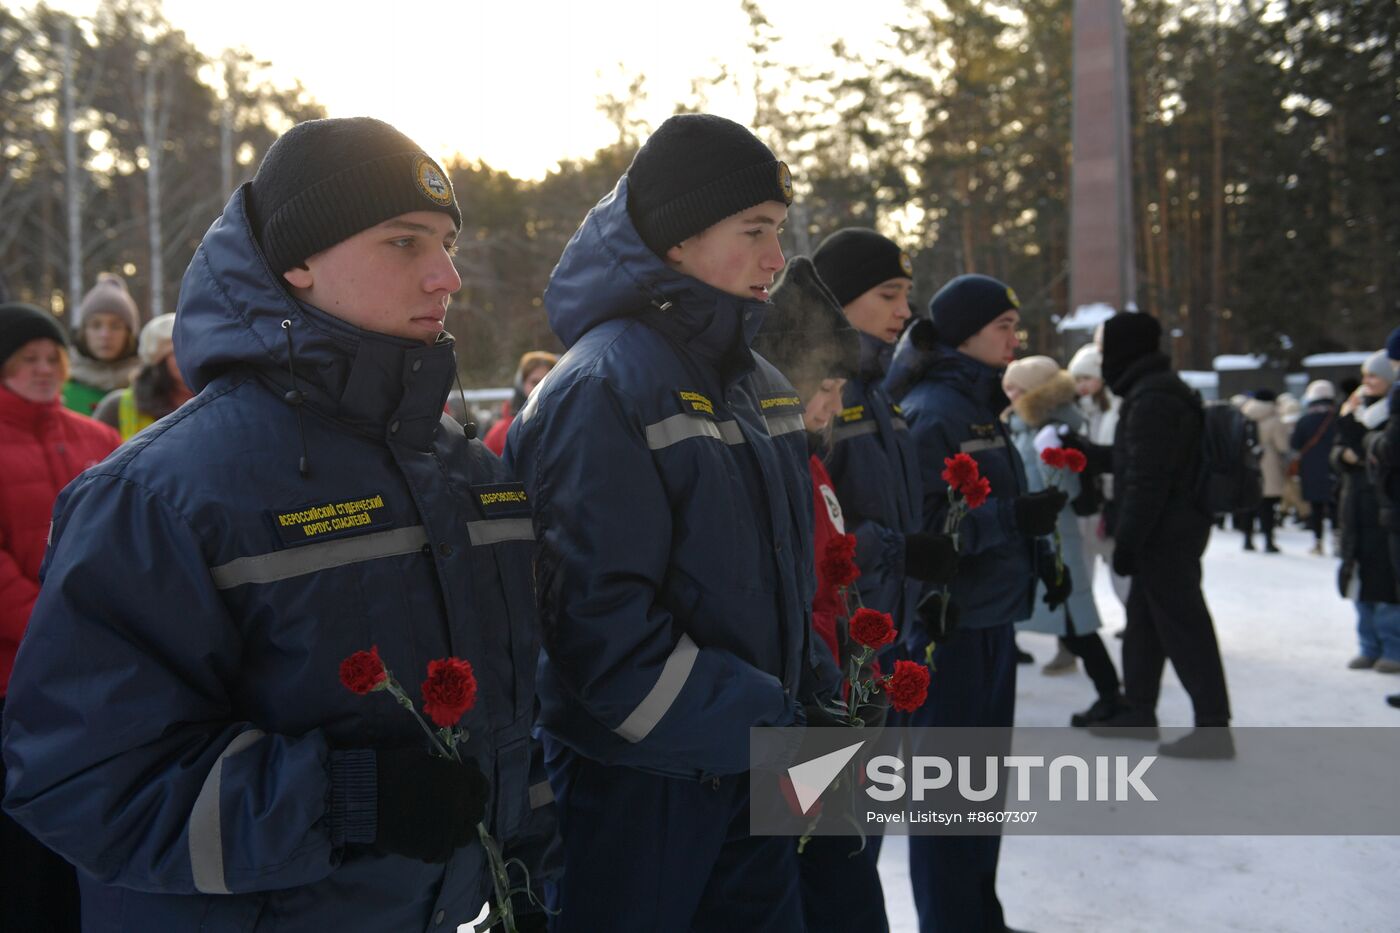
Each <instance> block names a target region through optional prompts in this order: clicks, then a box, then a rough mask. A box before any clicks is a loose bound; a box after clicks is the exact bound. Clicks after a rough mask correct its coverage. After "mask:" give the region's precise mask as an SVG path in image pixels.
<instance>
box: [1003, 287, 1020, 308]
mask: <svg viewBox="0 0 1400 933" xmlns="http://www.w3.org/2000/svg"><path fill="white" fill-rule="evenodd" d="M1006 297H1007V298H1010V299H1011V307H1013V308H1019V307H1021V299H1019V298H1017V297H1016V290H1015V289H1014V288H1012V287H1011V286H1010V285H1008V286H1006Z"/></svg>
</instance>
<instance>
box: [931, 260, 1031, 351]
mask: <svg viewBox="0 0 1400 933" xmlns="http://www.w3.org/2000/svg"><path fill="white" fill-rule="evenodd" d="M1020 307H1021V302H1019V301H1018V300H1017V299H1016V293H1015V292H1013V291H1012V290H1011V289H1010V288H1009V287H1008V286H1007V285H1006V283H1005V282H999V281H997V280H996V279H994V278H992V277H991V276H987V275H960V276H958V277H957V278H955V279H953V280H952V281H951V282H949V283H948V284H947V285H944V286H943V287H942V288H940V289H939V290H938V294H936V295H934V296H933V300H932V301H930V302H929V304H928V312H929V317H931V318H932V319H933V326H934V328H935V329H936V330H937V332H938V339H939V341H940V342H942V343H943V344H944V345H946V346H949V347H953V348H957V347H959V346H962V344H963V341H965V340H967V338H969V337H971V336H972V335H973V334H975V333H977V332H978V331H979V330H981V329H982V328H984V327H986V326H987V325H988V324H990V323H992V322H993V321H995V320H996V319H997V318H999V317H1001V316H1002V315H1003V314H1005V313H1006V312H1007V311H1011V310H1014V309H1017V308H1020Z"/></svg>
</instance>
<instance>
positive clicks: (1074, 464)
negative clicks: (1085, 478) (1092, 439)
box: [1064, 447, 1089, 473]
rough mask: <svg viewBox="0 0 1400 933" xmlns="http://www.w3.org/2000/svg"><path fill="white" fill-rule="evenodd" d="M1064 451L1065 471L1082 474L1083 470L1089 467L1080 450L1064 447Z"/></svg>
mask: <svg viewBox="0 0 1400 933" xmlns="http://www.w3.org/2000/svg"><path fill="white" fill-rule="evenodd" d="M1064 451H1065V469H1067V470H1069V471H1070V472H1071V473H1083V472H1084V468H1085V467H1087V466H1088V465H1089V461H1088V460H1087V459H1085V457H1084V452H1083V451H1082V450H1075V449H1074V448H1073V447H1066V448H1065V449H1064Z"/></svg>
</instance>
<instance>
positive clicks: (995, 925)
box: [908, 624, 1016, 933]
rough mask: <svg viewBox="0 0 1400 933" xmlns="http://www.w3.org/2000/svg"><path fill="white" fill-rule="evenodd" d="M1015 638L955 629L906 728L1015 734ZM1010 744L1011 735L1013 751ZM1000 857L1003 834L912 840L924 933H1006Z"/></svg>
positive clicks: (936, 656)
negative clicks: (1000, 896)
mask: <svg viewBox="0 0 1400 933" xmlns="http://www.w3.org/2000/svg"><path fill="white" fill-rule="evenodd" d="M1013 633H1014V628H1013V627H1012V626H1011V625H1010V624H1006V625H996V626H992V627H990V628H973V629H957V630H956V631H955V632H954V633H953V636H952V638H950V639H949V640H948V641H947V642H945V643H943V644H941V645H939V646H938V648H937V649H936V650H935V651H934V653H933V666H934V671H933V677H932V679H931V681H930V684H929V693H928V701H927V702H926V703H924V705H923V706H922V707H920V708H919V709H917V710H915V711H914V712H913V713H912V714H911V715H910V717H909V721H908V725H909V726H910V727H911V728H919V727H949V726H982V727H1006V728H1009V727H1010V726H1011V725H1012V723H1013V720H1014V717H1015V708H1016V647H1015V643H1014V641H1013V637H1012V636H1013ZM1009 738H1010V734H1009V732H1008V734H1007V742H1008V746H1009ZM916 745H917V743H916ZM915 751H916V752H918V751H920V750H919V749H917V748H916V749H915ZM1009 751H1010V749H1009V747H1008V748H1007V749H1006V750H1005V752H1003V753H1008V752H1009ZM925 754H937V750H936V749H930V750H928V751H927V752H925ZM1000 854H1001V836H999V835H998V836H910V837H909V880H910V883H911V884H912V885H913V888H914V905H915V907H916V908H917V909H918V911H919V931H920V933H1002V931H1004V930H1005V929H1006V923H1005V921H1004V920H1003V919H1002V912H1001V901H999V900H998V899H997V892H996V874H997V859H998V857H999V856H1000Z"/></svg>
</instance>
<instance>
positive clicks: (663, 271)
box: [544, 175, 768, 378]
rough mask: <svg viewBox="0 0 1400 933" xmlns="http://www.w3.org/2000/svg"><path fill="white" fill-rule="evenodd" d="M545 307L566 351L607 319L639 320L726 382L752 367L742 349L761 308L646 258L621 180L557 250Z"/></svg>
mask: <svg viewBox="0 0 1400 933" xmlns="http://www.w3.org/2000/svg"><path fill="white" fill-rule="evenodd" d="M544 302H545V311H546V313H547V315H548V318H549V326H550V328H551V329H552V330H553V331H554V333H555V336H557V337H558V338H559V339H560V341H562V342H563V344H564V346H565V347H566V348H568V347H572V346H573V345H574V344H576V343H578V341H579V340H580V339H581V338H582V337H583V335H584V334H586V333H588V332H589V331H590V330H592V329H593V328H595V327H597V326H598V325H600V324H602V323H604V322H606V321H610V320H614V319H617V318H627V317H636V318H643V319H645V320H646V322H647V323H648V324H650V325H651V326H653V327H655V328H657V329H658V330H660V331H662V332H663V333H666V334H667V335H668V336H671V337H672V338H674V339H676V340H679V341H681V342H682V343H684V344H685V345H686V346H687V347H688V348H689V349H690V350H692V351H693V352H695V353H697V354H698V355H700V356H702V357H704V358H706V359H709V360H710V361H712V362H713V363H715V364H716V365H717V366H718V367H719V369H720V371H721V372H722V373H724V375H725V376H726V377H727V378H737V376H738V375H742V374H743V373H747V372H749V371H750V370H752V369H753V358H752V354H751V353H750V352H749V344H750V343H752V341H753V338H754V335H755V334H757V333H758V329H759V327H760V326H761V325H762V324H763V316H764V313H765V312H766V310H767V308H768V303H767V302H766V301H756V300H754V299H751V298H740V297H738V296H737V295H730V294H729V293H727V292H723V291H721V290H719V289H717V288H714V287H713V286H710V285H707V284H705V283H704V282H701V281H700V280H699V279H696V278H693V277H691V276H689V275H686V274H684V273H682V272H678V271H676V270H675V269H673V268H672V267H671V266H669V265H667V264H666V262H665V261H663V260H662V259H661V257H660V256H657V255H656V254H655V253H653V252H652V251H651V250H650V249H649V248H648V247H647V245H646V244H645V243H644V242H642V238H641V235H640V234H638V233H637V228H636V227H635V226H634V225H633V224H632V218H631V216H630V215H629V214H628V213H627V177H626V176H625V175H624V176H623V177H622V178H621V179H619V180H618V182H617V185H616V187H614V188H613V190H612V191H611V192H609V193H608V195H607V196H606V197H604V198H603V199H602V200H601V201H599V202H598V203H597V204H596V205H595V206H594V207H593V209H592V210H590V211H589V212H588V216H587V217H585V218H584V219H583V223H582V224H581V225H580V226H579V228H578V230H577V231H576V232H575V233H574V235H573V238H572V239H570V240H569V243H568V245H567V246H565V247H564V253H563V255H561V256H560V257H559V264H558V265H556V266H555V267H554V271H553V272H552V273H551V274H550V277H549V285H548V287H547V288H546V289H545V293H544Z"/></svg>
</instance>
